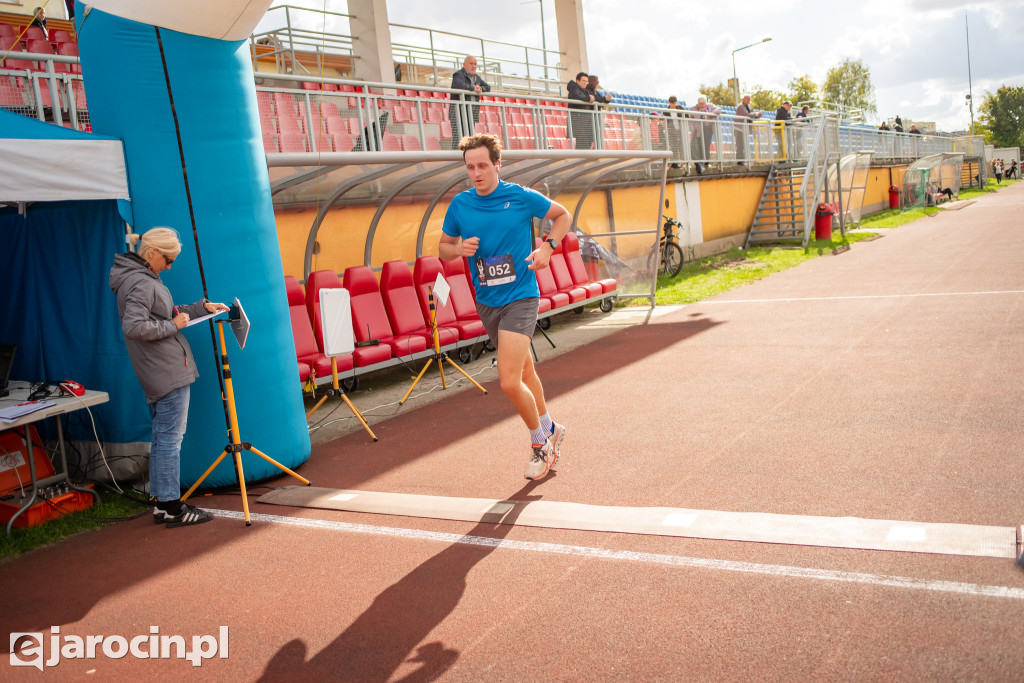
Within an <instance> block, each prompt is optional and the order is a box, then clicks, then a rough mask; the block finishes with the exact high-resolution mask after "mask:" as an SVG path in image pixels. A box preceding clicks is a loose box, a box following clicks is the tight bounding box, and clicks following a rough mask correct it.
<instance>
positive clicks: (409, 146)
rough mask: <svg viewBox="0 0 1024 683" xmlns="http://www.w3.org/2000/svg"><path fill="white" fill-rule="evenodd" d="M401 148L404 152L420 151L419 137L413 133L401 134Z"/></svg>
mask: <svg viewBox="0 0 1024 683" xmlns="http://www.w3.org/2000/svg"><path fill="white" fill-rule="evenodd" d="M402 149H404V150H405V151H406V152H419V151H421V149H422V148H421V147H420V139H419V138H418V137H416V136H415V135H403V136H402Z"/></svg>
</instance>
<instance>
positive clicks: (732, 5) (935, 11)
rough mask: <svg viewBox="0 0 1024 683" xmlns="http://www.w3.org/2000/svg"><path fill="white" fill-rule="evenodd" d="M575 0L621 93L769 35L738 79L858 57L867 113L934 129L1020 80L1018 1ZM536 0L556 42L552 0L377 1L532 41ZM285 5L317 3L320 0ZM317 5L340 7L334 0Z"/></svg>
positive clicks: (678, 87)
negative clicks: (868, 99)
mask: <svg viewBox="0 0 1024 683" xmlns="http://www.w3.org/2000/svg"><path fill="white" fill-rule="evenodd" d="M580 2H582V6H583V22H584V29H585V32H586V41H587V55H588V62H589V63H588V67H589V71H590V72H591V73H596V74H598V75H599V76H600V78H601V86H602V87H603V88H605V89H609V90H615V91H619V92H629V93H632V94H637V95H650V96H654V97H668V96H669V95H672V94H674V95H677V96H678V97H679V98H680V99H681V100H684V101H686V102H687V103H688V104H692V103H693V102H695V101H696V99H697V95H698V89H699V86H700V84H701V83H707V84H717V83H720V82H721V83H725V82H726V81H727V80H728V79H729V78H731V77H732V54H731V53H732V50H734V49H736V48H737V47H742V46H744V45H749V44H751V43H757V42H759V41H761V40H763V39H764V38H768V37H770V38H771V39H772V40H771V42H768V43H763V44H759V45H757V46H755V47H751V48H748V49H745V50H743V51H742V52H739V53H737V54H736V71H737V75H738V76H739V80H740V83H741V87H742V88H743V89H744V90H747V89H753V88H754V86H762V87H765V88H770V89H773V90H780V91H783V92H787V91H788V90H789V88H788V83H789V81H790V80H792V79H793V78H795V77H797V76H801V75H804V74H807V75H810V77H811V78H812V79H813V80H814V82H815V83H817V84H818V85H819V86H820V85H821V83H822V82H823V81H824V80H825V75H826V73H827V71H828V69H829V68H830V67H833V66H836V65H838V64H840V63H841V62H842V61H843V60H845V59H847V58H852V59H861V60H863V62H864V63H865V64H866V65H867V67H868V68H869V69H870V72H871V79H872V83H873V84H874V86H875V102H876V106H877V108H878V113H877V115H876V117H875V119H876V120H875V121H871V122H872V123H877V122H879V121H880V119H881V118H883V117H884V118H886V119H888V120H891V119H892V118H894V117H895V116H896V115H897V114H899V115H901V116H902V117H903V118H904V119H910V120H918V121H934V122H935V123H936V124H937V126H938V129H939V130H943V131H949V132H952V131H960V130H966V129H968V128H969V127H970V113H969V110H968V108H967V106H966V95H967V94H968V92H969V82H970V84H971V90H970V91H972V92H973V94H974V101H975V117H976V118H977V115H978V113H977V107H978V105H980V104H981V102H982V100H983V98H984V95H985V92H986V91H992V92H994V91H995V90H997V89H998V88H999V87H1000V86H1002V85H1012V86H1024V0H982V1H973V2H971V1H962V0H859V1H857V2H850V1H845V2H835V1H833V0H787V1H786V2H783V3H780V2H771V1H770V0H758V1H751V0H711V1H708V0H700V1H697V0H684V1H683V2H668V1H666V0H629V2H623V0H580ZM541 3H543V13H544V20H545V21H544V28H545V36H546V39H547V42H548V48H549V49H554V48H556V47H557V42H558V31H557V27H556V24H555V0H531V1H528V2H524V1H523V0H481V1H479V2H476V3H467V2H464V1H462V0H426V1H424V0H388V2H387V11H388V19H389V21H390V22H391V23H392V24H408V25H413V26H422V27H425V28H431V29H435V30H438V31H450V32H453V33H459V34H463V35H470V36H477V37H480V38H484V39H487V40H492V41H501V42H505V43H513V44H517V45H529V46H534V47H537V48H539V47H540V46H541V19H540V17H541ZM290 4H293V5H301V6H305V7H311V8H316V9H319V10H322V9H323V8H324V6H325V0H292V2H290ZM326 6H327V9H328V10H329V11H335V12H346V11H347V3H346V2H344V1H343V0H326ZM965 28H966V30H969V35H970V80H969V78H968V50H967V34H966V31H965ZM329 30H330V29H329ZM340 32H344V31H340ZM421 36H422V34H421ZM393 40H395V39H394V38H393ZM396 42H397V41H396ZM454 42H456V43H457V42H458V41H454ZM470 48H471V44H470V45H469V46H467V47H466V48H465V49H466V50H467V51H469V50H470Z"/></svg>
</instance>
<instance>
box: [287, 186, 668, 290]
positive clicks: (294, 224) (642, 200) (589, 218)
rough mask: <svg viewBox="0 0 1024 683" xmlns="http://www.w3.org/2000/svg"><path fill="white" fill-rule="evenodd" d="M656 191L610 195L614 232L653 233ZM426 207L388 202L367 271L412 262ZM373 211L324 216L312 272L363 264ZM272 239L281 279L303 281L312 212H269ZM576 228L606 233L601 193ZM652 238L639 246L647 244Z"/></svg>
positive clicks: (432, 248)
mask: <svg viewBox="0 0 1024 683" xmlns="http://www.w3.org/2000/svg"><path fill="white" fill-rule="evenodd" d="M659 196H660V188H659V187H657V186H647V187H630V188H623V189H621V190H616V191H615V192H614V194H613V199H612V202H613V205H614V209H615V229H616V230H618V231H624V230H653V229H654V228H655V227H656V226H657V225H658V197H659ZM579 198H580V195H579V193H563V194H561V195H559V196H558V197H557V198H556V200H557V201H558V202H559V203H560V204H562V205H563V206H565V207H566V208H568V209H569V210H570V211H574V210H575V208H576V204H577V203H578V202H579ZM426 206H427V204H426V202H407V203H401V202H400V203H392V205H391V206H389V207H388V209H387V210H386V211H385V212H384V214H383V215H382V216H381V218H380V222H379V223H378V225H377V230H376V232H375V234H374V240H373V253H372V262H371V266H373V267H374V268H379V267H380V266H381V265H383V264H384V262H386V261H391V260H394V259H401V260H404V261H412V260H413V258H414V257H415V254H416V234H417V232H418V231H419V227H420V220H421V219H422V216H423V212H424V211H425V210H426ZM447 209H448V202H446V201H441V202H438V204H437V206H436V207H435V208H434V212H433V213H432V214H431V217H430V221H429V223H428V224H427V230H426V233H425V234H424V238H423V253H424V254H426V255H428V256H436V255H437V241H438V238H439V237H440V236H441V225H442V223H443V222H444V214H445V211H447ZM376 211H377V207H376V206H350V207H342V208H337V209H333V210H331V211H329V212H328V213H327V216H326V217H325V218H324V222H323V225H321V226H320V230H319V232H318V233H317V242H318V243H319V245H320V253H319V254H316V255H314V257H313V268H312V269H313V270H324V269H331V270H334V271H335V272H338V273H342V272H344V270H345V269H346V268H348V267H349V266H355V265H362V264H363V250H364V248H365V245H366V235H367V230H368V228H369V225H370V221H371V220H373V215H374V213H375V212H376ZM274 215H275V218H276V220H277V237H278V242H279V243H280V245H281V261H282V263H283V265H284V273H285V275H293V276H295V277H296V278H298V279H299V280H302V279H304V278H305V275H304V273H303V270H302V261H303V255H304V254H305V250H306V240H307V239H308V235H309V230H310V226H311V225H312V224H313V221H314V220H315V219H316V211H315V210H312V209H307V210H289V209H287V208H283V207H275V210H274ZM578 224H579V227H580V228H581V229H582V230H584V231H585V232H588V233H602V232H610V221H609V220H608V210H607V201H606V198H605V195H604V193H603V192H592V193H591V194H590V195H589V196H588V197H587V200H586V201H585V202H584V203H583V207H582V209H581V210H580V216H579V221H578ZM652 239H653V235H651V236H649V237H647V238H646V239H645V240H642V241H644V243H645V244H647V245H649V244H650V242H651V240H652Z"/></svg>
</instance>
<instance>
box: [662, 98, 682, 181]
mask: <svg viewBox="0 0 1024 683" xmlns="http://www.w3.org/2000/svg"><path fill="white" fill-rule="evenodd" d="M668 109H669V111H667V112H665V116H667V117H668V120H667V121H666V122H665V129H666V130H665V132H666V134H667V136H668V146H669V148H670V149H671V150H672V168H679V160H680V159H682V158H683V116H684V114H683V108H682V107H680V106H679V99H678V98H677V97H676V96H675V95H670V96H669V98H668Z"/></svg>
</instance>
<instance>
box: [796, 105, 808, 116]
mask: <svg viewBox="0 0 1024 683" xmlns="http://www.w3.org/2000/svg"><path fill="white" fill-rule="evenodd" d="M809 113H811V108H810V106H808V105H806V104H805V105H804V106H803V107H802V108H801V109H800V113H799V114H797V115H796V118H798V119H806V118H807V115H808V114H809Z"/></svg>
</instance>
